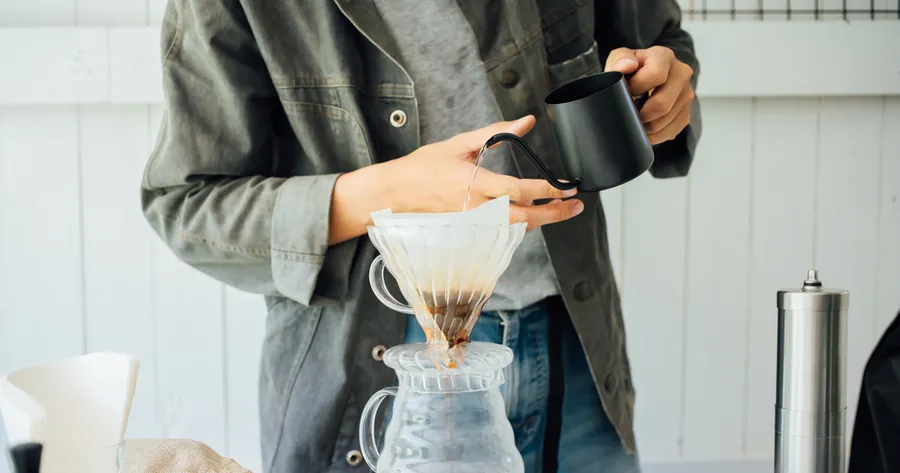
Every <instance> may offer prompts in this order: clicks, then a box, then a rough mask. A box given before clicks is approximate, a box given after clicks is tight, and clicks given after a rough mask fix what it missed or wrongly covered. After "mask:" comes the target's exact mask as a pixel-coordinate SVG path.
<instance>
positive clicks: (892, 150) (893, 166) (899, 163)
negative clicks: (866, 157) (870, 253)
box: [875, 97, 900, 340]
mask: <svg viewBox="0 0 900 473" xmlns="http://www.w3.org/2000/svg"><path fill="white" fill-rule="evenodd" d="M882 133H883V145H882V150H881V169H880V174H881V185H880V186H879V187H880V194H881V195H880V200H881V207H880V209H879V225H878V227H879V230H880V231H879V238H878V241H879V245H878V274H877V277H878V281H877V282H876V288H877V290H876V300H875V321H876V331H875V334H876V340H877V339H878V338H880V337H881V335H882V334H883V333H884V330H885V329H886V328H887V326H888V324H890V322H891V321H892V320H894V318H895V317H896V316H897V313H898V312H900V97H891V98H888V99H885V108H884V126H882Z"/></svg>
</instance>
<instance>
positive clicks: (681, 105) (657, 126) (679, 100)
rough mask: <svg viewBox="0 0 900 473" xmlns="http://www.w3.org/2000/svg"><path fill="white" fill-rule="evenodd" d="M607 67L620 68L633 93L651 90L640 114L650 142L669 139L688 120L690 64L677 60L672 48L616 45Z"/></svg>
mask: <svg viewBox="0 0 900 473" xmlns="http://www.w3.org/2000/svg"><path fill="white" fill-rule="evenodd" d="M606 70H607V71H619V72H621V73H623V74H625V75H628V74H632V73H634V75H633V76H631V78H630V79H628V89H629V90H630V91H631V95H632V96H635V97H637V96H639V95H641V94H644V93H646V92H650V98H649V99H647V102H646V103H645V104H644V106H643V107H641V110H640V113H639V116H640V118H641V123H643V124H644V129H645V130H646V131H647V136H648V137H649V138H650V143H651V144H654V145H656V144H659V143H662V142H664V141H669V140H671V139H673V138H675V137H676V136H678V134H679V133H681V130H683V129H684V128H685V127H686V126H687V125H688V123H690V121H691V102H693V101H694V89H693V88H692V87H691V76H692V75H693V74H694V71H693V69H691V66H688V65H687V64H685V63H683V62H681V61H679V60H678V59H677V58H676V57H675V54H674V53H673V52H672V50H671V49H669V48H666V47H664V46H653V47H651V48H649V49H628V48H619V49H616V50H614V51H612V52H611V53H610V54H609V57H608V58H606Z"/></svg>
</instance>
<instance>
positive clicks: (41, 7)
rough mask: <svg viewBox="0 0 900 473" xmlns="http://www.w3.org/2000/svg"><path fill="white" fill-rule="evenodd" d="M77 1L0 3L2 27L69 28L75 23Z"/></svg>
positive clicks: (27, 0)
mask: <svg viewBox="0 0 900 473" xmlns="http://www.w3.org/2000/svg"><path fill="white" fill-rule="evenodd" d="M75 2H76V0H4V1H0V26H68V25H71V24H73V23H74V22H75Z"/></svg>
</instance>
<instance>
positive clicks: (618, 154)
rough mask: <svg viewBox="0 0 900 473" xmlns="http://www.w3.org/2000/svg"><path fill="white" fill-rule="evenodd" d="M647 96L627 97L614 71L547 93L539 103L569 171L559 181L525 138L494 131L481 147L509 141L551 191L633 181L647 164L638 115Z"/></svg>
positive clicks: (650, 153) (645, 141)
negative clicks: (562, 179) (522, 154)
mask: <svg viewBox="0 0 900 473" xmlns="http://www.w3.org/2000/svg"><path fill="white" fill-rule="evenodd" d="M647 98H648V94H644V95H642V96H640V97H637V98H632V97H631V94H630V93H629V91H628V87H627V85H626V84H625V76H624V75H623V74H622V73H620V72H601V73H598V74H593V75H590V76H586V77H583V78H580V79H576V80H574V81H572V82H568V83H566V84H563V85H561V86H559V87H557V88H556V89H555V90H553V91H552V92H550V94H548V95H547V97H546V98H545V99H544V103H545V104H546V105H547V111H548V114H549V116H550V120H551V121H552V122H553V127H554V129H555V130H556V136H557V139H558V141H559V146H560V153H561V157H562V161H563V165H564V167H565V169H566V172H567V173H568V174H569V176H567V177H566V178H565V181H561V180H559V179H557V178H556V176H554V175H553V173H552V172H551V171H550V169H548V168H547V166H546V165H545V164H544V162H543V161H542V160H541V159H540V158H539V157H538V156H537V155H536V154H535V153H534V151H532V150H531V148H530V147H529V146H528V145H527V144H526V143H525V141H524V140H522V139H521V138H519V137H518V136H516V135H514V134H511V133H499V134H496V135H494V136H492V137H491V138H490V139H488V141H487V143H485V146H487V147H492V146H494V145H496V144H498V143H500V142H503V141H510V142H512V143H515V144H516V145H517V146H519V147H520V148H522V149H523V150H524V151H525V154H526V155H528V157H529V159H530V160H531V161H532V162H533V163H534V165H535V166H536V167H537V169H538V171H539V172H540V173H541V175H542V176H543V178H544V179H546V180H547V182H549V183H550V184H551V185H552V186H553V187H555V188H557V189H561V190H569V189H573V188H577V189H578V191H579V192H599V191H603V190H607V189H611V188H613V187H617V186H620V185H622V184H625V183H626V182H628V181H631V180H633V179H635V178H636V177H638V176H640V175H641V174H643V173H644V172H645V171H647V170H648V169H650V166H651V165H652V164H653V147H652V146H651V145H650V140H649V139H648V138H647V134H646V132H645V131H644V127H643V125H642V124H641V120H640V118H639V117H638V110H640V108H641V107H643V105H644V102H646V101H647Z"/></svg>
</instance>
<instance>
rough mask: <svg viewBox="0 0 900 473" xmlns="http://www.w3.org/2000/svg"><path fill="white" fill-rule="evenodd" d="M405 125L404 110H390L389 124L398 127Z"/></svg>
mask: <svg viewBox="0 0 900 473" xmlns="http://www.w3.org/2000/svg"><path fill="white" fill-rule="evenodd" d="M403 125H406V112H404V111H403V110H394V111H393V112H391V126H393V127H394V128H400V127H402V126H403Z"/></svg>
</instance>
